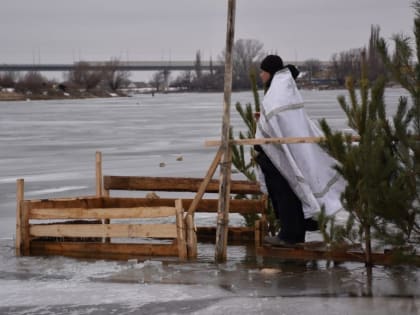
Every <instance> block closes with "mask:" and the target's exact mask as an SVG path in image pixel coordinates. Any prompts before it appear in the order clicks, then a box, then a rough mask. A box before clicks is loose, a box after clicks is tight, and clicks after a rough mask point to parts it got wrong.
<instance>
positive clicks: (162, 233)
mask: <svg viewBox="0 0 420 315" xmlns="http://www.w3.org/2000/svg"><path fill="white" fill-rule="evenodd" d="M29 234H30V236H34V237H42V236H50V237H122V238H130V237H153V238H176V237H177V232H176V225H175V224H144V225H139V224H42V225H41V224H37V225H31V226H30V227H29Z"/></svg>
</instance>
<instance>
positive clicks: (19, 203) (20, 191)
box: [15, 179, 24, 256]
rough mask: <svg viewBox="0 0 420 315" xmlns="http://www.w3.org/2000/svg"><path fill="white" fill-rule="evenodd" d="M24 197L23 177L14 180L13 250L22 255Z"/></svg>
mask: <svg viewBox="0 0 420 315" xmlns="http://www.w3.org/2000/svg"><path fill="white" fill-rule="evenodd" d="M23 199H24V181H23V179H18V180H16V240H15V250H16V256H21V255H22V252H21V250H22V235H23V231H22V211H23Z"/></svg>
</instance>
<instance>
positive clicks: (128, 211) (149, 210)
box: [29, 207, 175, 220]
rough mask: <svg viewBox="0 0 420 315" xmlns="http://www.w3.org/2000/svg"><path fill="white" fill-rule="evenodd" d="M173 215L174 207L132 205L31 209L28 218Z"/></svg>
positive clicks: (121, 217) (123, 217)
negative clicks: (121, 206) (129, 206)
mask: <svg viewBox="0 0 420 315" xmlns="http://www.w3.org/2000/svg"><path fill="white" fill-rule="evenodd" d="M174 215H175V208H174V207H132V208H93V209H82V208H63V209H59V208H51V209H31V210H30V211H29V218H30V219H39V220H48V219H132V218H159V217H168V216H174Z"/></svg>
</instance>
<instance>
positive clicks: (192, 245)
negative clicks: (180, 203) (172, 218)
mask: <svg viewBox="0 0 420 315" xmlns="http://www.w3.org/2000/svg"><path fill="white" fill-rule="evenodd" d="M185 221H186V222H185V226H186V227H187V254H188V258H189V259H194V258H197V233H196V231H195V230H194V218H193V215H192V214H187V218H186V220H185Z"/></svg>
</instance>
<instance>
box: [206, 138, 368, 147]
mask: <svg viewBox="0 0 420 315" xmlns="http://www.w3.org/2000/svg"><path fill="white" fill-rule="evenodd" d="M351 138H352V141H353V142H357V141H359V140H360V137H359V136H352V137H351ZM325 140H326V139H325V137H284V138H262V139H236V140H230V141H229V144H230V145H256V144H260V145H261V144H269V143H278V144H296V143H319V142H321V141H325ZM204 144H205V146H207V147H214V146H220V144H221V142H220V140H207V141H205V143H204Z"/></svg>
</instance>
